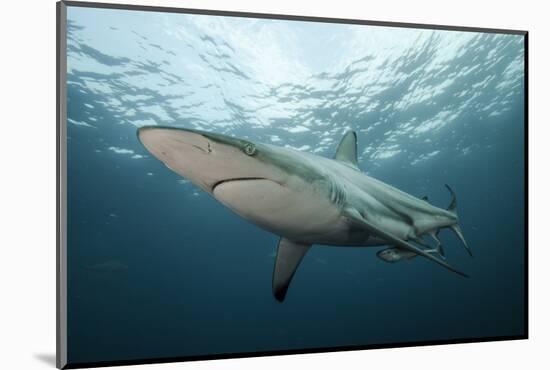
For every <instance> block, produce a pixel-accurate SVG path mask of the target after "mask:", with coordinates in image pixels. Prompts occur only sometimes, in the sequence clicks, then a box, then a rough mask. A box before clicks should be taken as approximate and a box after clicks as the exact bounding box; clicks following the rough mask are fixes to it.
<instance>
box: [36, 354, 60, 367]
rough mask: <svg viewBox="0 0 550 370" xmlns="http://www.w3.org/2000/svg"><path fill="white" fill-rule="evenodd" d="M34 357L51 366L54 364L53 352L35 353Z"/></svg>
mask: <svg viewBox="0 0 550 370" xmlns="http://www.w3.org/2000/svg"><path fill="white" fill-rule="evenodd" d="M34 358H36V359H37V360H39V361H41V362H42V363H44V364H46V365H49V366H51V367H55V365H56V363H55V353H35V354H34Z"/></svg>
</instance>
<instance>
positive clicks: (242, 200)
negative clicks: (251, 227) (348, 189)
mask: <svg viewBox="0 0 550 370" xmlns="http://www.w3.org/2000/svg"><path fill="white" fill-rule="evenodd" d="M213 194H214V196H215V198H216V199H217V200H219V201H220V202H221V203H223V204H224V205H226V206H227V207H228V208H230V209H232V210H233V211H234V212H235V213H237V214H238V215H239V216H241V217H243V218H244V219H246V220H248V221H250V222H253V223H254V224H256V225H258V226H260V227H262V228H263V229H266V230H268V231H270V232H272V233H275V234H277V235H280V236H282V237H285V238H288V239H291V240H297V241H303V242H316V243H320V242H322V241H323V240H324V239H326V238H327V237H328V238H329V239H331V238H332V239H335V240H336V239H338V240H340V239H343V238H344V237H345V235H346V232H347V228H348V225H347V224H346V223H345V222H344V221H343V220H342V217H341V212H340V210H339V209H338V208H337V207H336V206H335V205H334V204H332V203H331V202H330V201H328V200H327V199H326V198H323V197H322V196H319V194H317V193H315V192H295V191H291V190H290V189H289V188H288V187H286V186H283V185H281V184H278V183H276V182H273V181H270V180H265V179H243V180H234V181H228V182H225V183H223V184H221V185H219V186H217V187H216V188H215V189H214V192H213Z"/></svg>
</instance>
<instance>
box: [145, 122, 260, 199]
mask: <svg viewBox="0 0 550 370" xmlns="http://www.w3.org/2000/svg"><path fill="white" fill-rule="evenodd" d="M138 138H139V140H140V141H141V143H142V144H143V145H144V146H145V148H146V149H147V150H148V151H149V152H150V153H151V154H153V155H154V156H155V157H156V158H158V159H159V160H160V161H162V162H163V163H164V164H165V165H166V166H167V167H168V168H169V169H171V170H172V171H174V172H176V173H177V174H179V175H181V176H183V177H185V178H187V179H189V180H191V182H193V183H194V184H196V185H197V186H199V187H201V188H202V189H203V190H205V191H207V192H209V193H212V192H213V190H214V188H215V187H216V186H217V185H218V184H220V183H223V182H224V181H227V180H230V179H247V178H263V177H264V176H263V175H262V168H263V166H260V165H259V164H258V163H257V161H256V160H255V159H254V156H255V155H256V154H257V148H256V145H255V144H253V143H250V142H247V141H244V140H240V139H236V138H232V137H230V136H226V135H221V134H214V133H208V132H202V131H197V130H192V129H181V128H172V127H160V126H145V127H142V128H140V129H139V130H138Z"/></svg>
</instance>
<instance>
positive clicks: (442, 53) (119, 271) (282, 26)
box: [67, 7, 526, 363]
mask: <svg viewBox="0 0 550 370" xmlns="http://www.w3.org/2000/svg"><path fill="white" fill-rule="evenodd" d="M523 58H524V44H523V37H521V36H516V35H497V34H480V33H467V32H451V31H431V30H415V29H400V28H389V27H375V26H359V25H354V26H352V25H334V24H332V25H331V24H318V23H311V22H294V21H273V20H256V19H245V18H229V17H212V16H197V15H183V14H162V13H146V12H138V11H119V10H106V9H103V10H97V9H89V8H73V7H69V9H68V71H67V72H68V85H67V87H68V141H67V145H68V263H69V267H68V339H69V344H68V357H69V362H72V363H76V362H95V361H112V360H134V359H144V358H164V357H174V356H194V355H206V354H223V353H239V352H253V351H269V350H281V349H304V348H319V347H332V346H353V345H368V344H384V343H393V342H409V341H425V340H449V339H458V338H481V337H494V336H512V335H521V334H523V333H524V331H525V330H526V328H525V327H524V321H523V319H524V313H525V312H524V310H525V306H524V301H523V297H524V293H525V292H524V288H523V287H524V269H525V261H524V249H525V244H524V237H525V235H524V207H525V204H524V191H525V189H524V176H523V174H524V149H525V148H524V134H525V132H524V124H525V122H524V109H525V106H524V95H523V91H524V64H523V60H524V59H523ZM151 124H159V125H169V126H177V127H187V128H198V129H203V130H208V131H214V132H220V133H224V134H228V135H235V136H237V137H243V138H248V139H250V140H253V141H259V142H268V143H272V144H275V145H281V146H290V147H294V148H297V149H299V150H304V151H308V152H313V153H316V154H318V155H321V156H332V155H333V153H334V150H335V148H336V145H337V143H338V141H339V140H340V138H341V136H342V135H343V134H344V132H345V131H346V130H348V129H354V130H356V131H357V133H358V140H359V144H358V148H359V150H358V152H359V164H360V167H361V169H362V170H363V171H364V172H365V173H367V174H369V175H370V176H373V177H375V178H378V179H380V180H382V181H384V182H386V183H389V184H391V185H393V186H396V187H398V188H400V189H402V190H404V191H406V192H408V193H410V194H413V195H416V196H419V197H420V196H424V195H427V196H428V197H429V199H430V202H432V203H433V204H435V205H438V206H440V207H446V206H447V205H448V203H449V201H450V196H449V194H448V192H447V191H446V189H445V187H444V184H445V183H447V184H450V185H451V186H452V187H453V189H454V190H455V192H456V194H457V197H458V211H459V215H460V219H461V226H462V229H463V231H464V234H465V237H466V239H467V241H468V243H469V245H470V246H471V247H472V249H473V253H474V258H470V257H469V256H468V255H467V253H466V252H465V250H464V249H463V247H462V246H461V244H460V242H459V241H458V240H457V239H456V237H454V235H452V234H451V232H449V231H448V230H445V231H443V232H442V233H441V238H442V240H443V243H444V245H445V247H446V254H447V259H448V261H449V262H450V263H451V264H453V265H454V266H457V267H459V268H460V269H461V270H464V271H465V272H467V273H468V274H469V275H471V278H470V279H464V278H461V277H459V276H457V275H455V274H453V273H450V272H449V271H447V270H445V269H443V268H441V267H440V266H437V265H436V264H434V263H431V262H429V261H426V260H425V259H420V258H417V259H413V260H411V261H407V262H403V263H397V264H387V263H384V262H383V261H381V260H379V259H378V258H377V257H376V252H377V251H378V250H379V248H337V247H327V246H315V247H314V248H312V249H311V250H310V252H309V253H308V255H307V256H306V257H305V258H304V260H303V262H302V264H301V266H300V268H299V270H298V271H297V273H296V275H295V277H294V280H293V282H292V284H291V286H290V289H289V291H288V295H287V298H286V300H285V302H284V303H278V302H277V301H276V300H275V299H274V298H273V296H272V292H271V277H272V269H273V262H274V257H273V256H274V252H275V250H276V244H277V241H278V237H277V236H276V235H272V234H270V233H268V232H266V231H263V230H261V229H259V228H257V227H256V226H254V225H252V224H250V223H248V222H246V221H244V220H243V219H241V218H239V217H238V216H236V215H235V214H233V213H232V212H231V211H229V210H228V209H226V208H224V207H223V206H222V205H221V204H219V203H218V202H216V201H215V200H214V199H212V198H211V197H210V196H209V195H208V194H206V193H204V192H202V191H200V190H199V189H198V188H196V187H195V186H194V185H193V184H191V183H189V182H187V181H186V180H185V179H182V178H181V177H179V176H178V175H176V174H175V173H173V172H171V171H170V170H169V169H167V168H166V167H165V166H164V165H163V164H162V163H160V162H159V161H158V160H157V159H155V158H154V157H152V156H151V155H150V154H149V153H148V152H147V151H146V150H145V149H144V148H143V147H142V146H141V144H140V143H139V142H138V140H137V138H136V130H137V128H138V127H140V126H143V125H151Z"/></svg>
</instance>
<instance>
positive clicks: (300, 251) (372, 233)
mask: <svg viewBox="0 0 550 370" xmlns="http://www.w3.org/2000/svg"><path fill="white" fill-rule="evenodd" d="M137 136H138V139H139V141H140V142H141V143H142V144H143V146H144V147H145V148H146V149H147V150H148V151H149V152H150V153H151V154H152V155H153V156H154V157H156V158H157V159H159V160H160V161H161V162H163V163H164V165H165V166H166V167H168V169H170V170H171V171H173V172H175V173H177V174H178V175H180V176H183V177H184V178H186V179H188V180H189V181H191V182H192V183H193V184H195V185H196V186H198V187H199V188H201V189H202V190H204V191H205V192H207V193H208V194H210V195H211V196H213V197H214V198H215V199H216V200H217V201H219V202H220V203H222V204H223V205H225V206H226V207H228V208H229V209H231V210H232V211H233V212H234V213H236V214H237V215H239V216H240V217H242V218H244V219H245V220H248V221H249V222H251V223H253V224H255V225H257V226H259V227H260V228H262V229H264V230H267V231H269V232H271V233H273V234H276V235H278V236H279V237H280V239H279V243H278V246H277V253H276V257H275V265H274V269H273V278H272V291H273V295H274V297H275V299H276V300H277V301H280V302H283V301H284V300H285V297H286V295H287V291H288V288H289V285H290V282H291V281H292V278H293V276H294V275H295V273H296V270H297V268H298V266H299V265H300V262H301V261H302V259H303V258H304V256H305V255H306V253H307V252H308V251H309V250H310V248H311V247H312V246H313V245H314V244H319V245H328V246H345V247H380V246H387V247H388V248H387V249H384V250H382V251H380V252H379V253H378V257H379V258H380V259H382V260H383V261H385V262H390V263H395V262H398V261H403V260H410V259H411V258H415V257H423V258H425V259H427V260H429V261H432V262H434V263H436V264H438V265H440V266H442V267H443V268H445V269H447V270H449V271H452V272H454V273H456V274H458V275H460V276H463V277H468V275H466V274H465V273H463V272H462V271H460V270H458V269H456V268H455V267H453V266H452V265H450V264H449V263H447V262H446V260H445V257H444V253H443V249H442V245H441V241H440V240H439V238H438V234H439V231H440V230H442V229H446V228H448V229H451V230H452V231H453V232H454V233H455V234H456V235H457V236H458V238H459V239H460V241H461V242H462V244H463V245H464V247H465V248H466V250H467V252H468V253H469V254H470V256H471V255H472V253H471V250H470V248H469V246H468V244H467V243H466V240H465V239H464V236H463V233H462V230H461V229H460V226H459V217H458V213H457V201H456V195H455V193H454V191H453V190H452V189H451V188H450V187H449V186H448V185H446V187H447V189H448V190H449V192H450V193H451V198H452V199H451V203H450V205H449V206H448V207H447V208H446V209H443V208H439V207H436V206H435V205H433V204H431V203H430V202H428V200H427V198H426V197H424V198H418V197H415V196H413V195H410V194H408V193H406V192H404V191H401V190H399V189H397V188H395V187H393V186H391V185H389V184H386V183H384V182H382V181H380V180H377V179H375V178H373V177H370V176H368V175H366V174H364V173H363V172H361V170H360V169H359V165H358V161H357V134H356V133H355V132H354V131H348V132H346V133H345V135H344V136H343V137H342V139H341V141H340V143H339V145H338V147H337V149H336V153H335V155H334V156H333V158H327V157H323V156H318V155H315V154H312V153H307V152H302V151H298V150H294V149H291V148H287V147H280V146H276V145H272V144H266V143H255V142H252V141H250V140H246V139H239V138H236V137H232V136H228V135H223V134H220V133H215V132H206V131H201V130H196V129H188V128H179V127H164V126H143V127H140V128H139V129H138V131H137ZM425 236H428V237H431V238H432V239H434V240H435V241H436V243H437V245H436V247H434V248H432V247H431V246H430V245H429V244H427V243H426V242H425V241H424V239H423V238H424V237H425Z"/></svg>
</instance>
